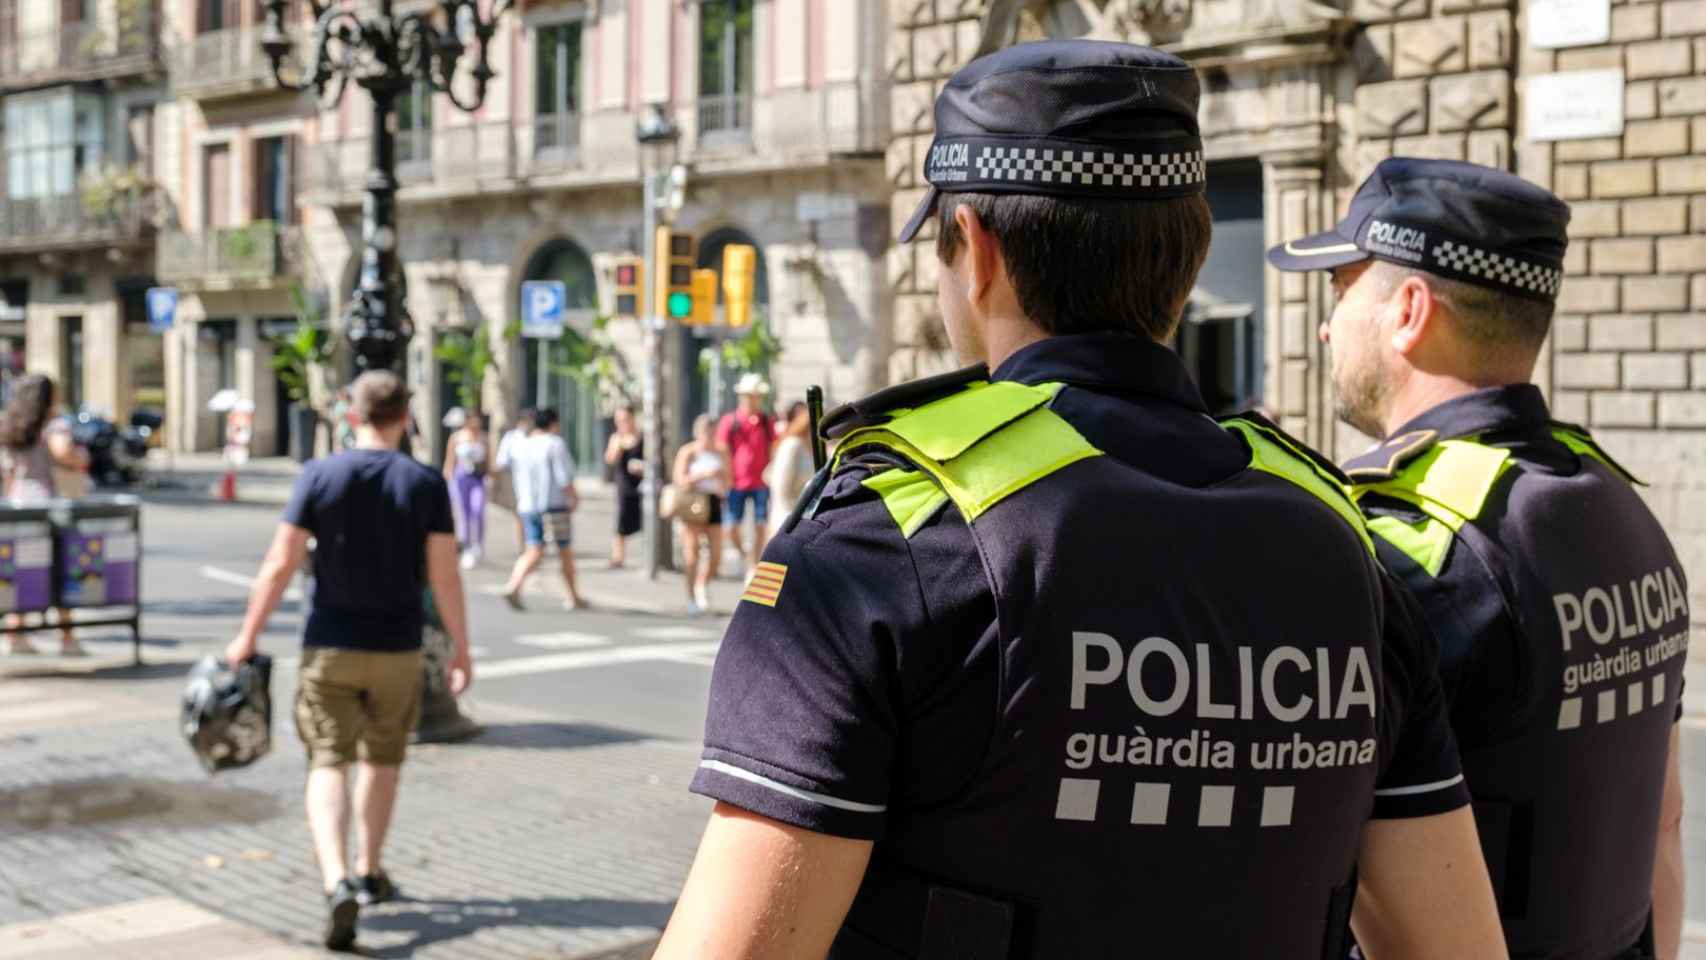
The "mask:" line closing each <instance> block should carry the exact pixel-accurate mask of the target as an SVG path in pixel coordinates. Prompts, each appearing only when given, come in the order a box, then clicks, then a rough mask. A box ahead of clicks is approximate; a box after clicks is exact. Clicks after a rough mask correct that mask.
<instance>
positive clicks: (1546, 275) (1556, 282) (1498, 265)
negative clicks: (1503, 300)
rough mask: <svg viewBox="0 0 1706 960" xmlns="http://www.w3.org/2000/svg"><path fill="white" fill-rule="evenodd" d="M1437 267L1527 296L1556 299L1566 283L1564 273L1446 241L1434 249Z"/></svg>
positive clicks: (1436, 245)
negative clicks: (1488, 281) (1486, 281)
mask: <svg viewBox="0 0 1706 960" xmlns="http://www.w3.org/2000/svg"><path fill="white" fill-rule="evenodd" d="M1432 255H1433V260H1434V263H1435V265H1436V266H1438V267H1440V268H1442V269H1444V270H1447V271H1451V272H1453V273H1459V274H1466V275H1468V276H1470V277H1475V278H1478V279H1482V280H1490V281H1492V282H1493V283H1496V284H1499V285H1500V286H1505V287H1510V288H1512V289H1513V290H1517V291H1520V292H1523V293H1529V294H1537V295H1539V296H1542V297H1545V298H1546V299H1548V300H1553V299H1556V298H1557V296H1558V290H1559V288H1560V287H1562V286H1563V284H1564V271H1562V270H1558V269H1555V268H1552V267H1546V266H1541V265H1540V264H1536V263H1529V262H1527V261H1525V260H1517V259H1515V258H1512V257H1507V256H1505V255H1504V254H1501V253H1494V252H1492V251H1491V250H1482V249H1480V248H1478V247H1472V246H1470V245H1468V244H1464V243H1458V242H1456V241H1453V240H1442V241H1440V242H1439V243H1437V244H1435V245H1434V247H1433V250H1432Z"/></svg>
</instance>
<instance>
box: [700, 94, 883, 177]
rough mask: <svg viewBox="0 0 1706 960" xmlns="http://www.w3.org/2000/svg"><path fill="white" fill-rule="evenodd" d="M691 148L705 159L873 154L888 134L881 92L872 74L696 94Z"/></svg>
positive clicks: (880, 150) (777, 158) (775, 158)
mask: <svg viewBox="0 0 1706 960" xmlns="http://www.w3.org/2000/svg"><path fill="white" fill-rule="evenodd" d="M693 116H694V118H695V120H696V121H697V124H698V125H697V128H696V129H695V131H694V134H695V135H694V141H693V150H694V152H695V153H696V154H698V155H700V156H702V157H706V158H716V157H719V156H731V157H736V156H740V155H752V156H754V157H758V158H769V159H773V160H779V161H782V162H787V158H802V157H818V158H823V157H829V156H844V155H876V154H880V153H882V152H883V150H884V149H885V148H886V145H887V139H888V104H887V92H886V90H885V89H884V88H883V86H882V84H881V83H880V81H878V80H876V79H864V78H862V79H858V80H848V81H841V82H832V83H827V84H825V85H823V86H821V87H815V88H811V89H800V90H778V91H776V92H775V93H772V94H768V95H764V96H757V97H752V96H744V95H737V96H713V97H705V98H701V99H700V100H699V102H698V103H697V105H696V106H695V108H694V110H693Z"/></svg>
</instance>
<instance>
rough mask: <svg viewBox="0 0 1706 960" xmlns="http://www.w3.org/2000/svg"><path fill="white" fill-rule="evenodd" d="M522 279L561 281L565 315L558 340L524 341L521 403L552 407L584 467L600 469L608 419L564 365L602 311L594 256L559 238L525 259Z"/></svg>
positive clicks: (517, 293) (518, 293)
mask: <svg viewBox="0 0 1706 960" xmlns="http://www.w3.org/2000/svg"><path fill="white" fill-rule="evenodd" d="M522 279H523V280H560V281H562V283H563V290H564V306H565V312H566V314H567V319H566V324H565V329H564V334H563V337H562V338H561V339H559V340H532V339H530V340H523V341H522V344H521V350H522V362H521V363H520V364H519V365H518V367H517V369H520V370H521V372H522V382H521V384H519V387H520V389H519V390H518V391H517V392H518V395H519V396H520V397H521V403H522V406H527V407H534V408H540V407H550V408H552V409H554V410H556V411H557V416H558V417H559V418H560V419H561V421H562V433H563V440H564V442H566V443H567V444H568V445H569V453H570V454H571V455H572V456H573V457H574V458H575V464H576V465H577V467H578V468H579V469H581V470H582V471H586V470H591V469H596V465H597V464H599V463H601V462H602V457H603V452H604V446H603V445H604V432H605V431H604V422H603V421H604V417H603V413H602V411H601V410H600V407H599V402H598V393H597V391H596V390H594V389H593V388H592V387H591V386H589V385H587V384H585V383H582V382H581V381H580V380H578V379H576V378H574V377H572V376H569V375H568V374H567V373H566V372H564V368H565V367H566V366H567V365H568V364H569V363H570V362H571V360H572V359H573V357H574V354H575V352H576V350H577V348H578V347H579V346H580V345H581V344H583V343H584V338H585V337H586V336H587V334H589V333H590V332H591V331H592V322H593V318H594V316H595V315H596V314H597V310H598V281H597V277H596V275H595V274H594V272H593V269H592V258H591V257H589V256H587V253H586V251H585V250H583V249H581V247H580V246H579V245H578V244H576V243H575V242H574V241H572V240H568V239H566V238H561V237H560V238H558V239H556V240H552V241H550V242H549V243H547V244H545V245H544V246H543V247H540V248H539V252H538V253H535V254H534V255H533V258H532V259H531V260H529V261H528V262H527V269H526V270H524V271H523V274H522ZM515 296H516V315H517V316H519V315H520V311H521V285H520V284H516V290H515Z"/></svg>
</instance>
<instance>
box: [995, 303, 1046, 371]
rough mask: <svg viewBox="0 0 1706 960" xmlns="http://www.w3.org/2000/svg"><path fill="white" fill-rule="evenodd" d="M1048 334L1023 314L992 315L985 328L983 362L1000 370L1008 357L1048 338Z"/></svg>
mask: <svg viewBox="0 0 1706 960" xmlns="http://www.w3.org/2000/svg"><path fill="white" fill-rule="evenodd" d="M1048 336H1049V335H1048V334H1047V333H1045V332H1044V331H1043V329H1042V328H1041V327H1039V326H1037V325H1036V324H1034V323H1032V322H1031V320H1030V318H1028V317H1026V316H1024V315H1023V314H1020V315H1016V316H1000V315H997V316H992V317H991V318H990V320H989V325H988V326H987V327H986V328H985V330H984V337H983V346H984V349H983V362H984V363H986V364H988V365H989V369H991V370H998V369H1000V368H1001V365H1002V364H1003V363H1006V362H1007V358H1008V357H1011V356H1012V355H1013V354H1015V353H1018V352H1019V351H1020V350H1023V349H1025V348H1026V347H1028V346H1030V345H1031V344H1033V343H1036V342H1038V341H1040V340H1047V339H1048Z"/></svg>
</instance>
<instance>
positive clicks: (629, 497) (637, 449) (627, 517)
mask: <svg viewBox="0 0 1706 960" xmlns="http://www.w3.org/2000/svg"><path fill="white" fill-rule="evenodd" d="M604 462H605V463H607V464H609V465H610V466H611V467H612V468H614V470H615V473H616V536H615V537H614V538H613V539H612V540H611V541H610V566H611V567H613V568H614V567H620V566H622V565H623V564H624V563H626V562H627V561H628V538H629V537H631V536H633V535H634V534H636V533H639V532H640V526H641V519H640V481H641V479H642V478H643V477H644V476H645V472H646V451H645V445H644V444H643V443H641V442H640V434H639V432H638V431H637V430H635V429H634V410H633V408H632V407H617V408H616V432H615V433H612V434H611V435H610V443H609V444H608V445H606V446H605V448H604Z"/></svg>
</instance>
